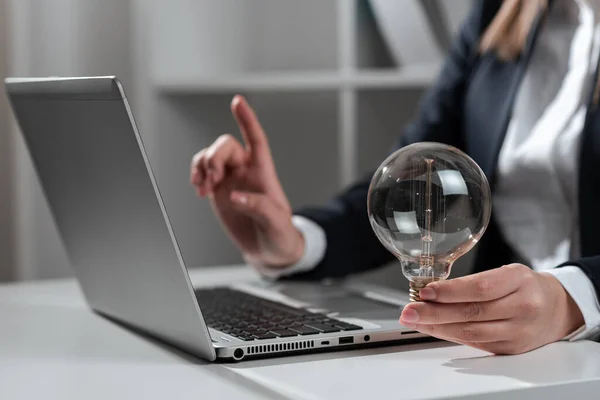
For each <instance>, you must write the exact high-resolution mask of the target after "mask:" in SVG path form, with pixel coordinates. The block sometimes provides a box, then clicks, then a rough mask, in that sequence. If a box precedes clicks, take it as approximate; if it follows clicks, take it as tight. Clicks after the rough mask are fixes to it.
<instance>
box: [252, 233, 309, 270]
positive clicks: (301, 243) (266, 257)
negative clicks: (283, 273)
mask: <svg viewBox="0 0 600 400" xmlns="http://www.w3.org/2000/svg"><path fill="white" fill-rule="evenodd" d="M287 236H288V237H289V239H288V240H286V241H284V243H283V244H281V245H280V246H281V247H280V248H279V249H277V250H271V251H263V252H261V253H259V254H258V255H251V254H247V253H244V254H243V255H242V256H243V258H244V261H245V262H246V263H247V264H250V265H253V266H255V267H258V268H263V269H264V268H266V269H283V268H287V267H289V266H291V265H294V264H296V263H297V262H299V261H300V260H301V259H302V257H303V255H304V250H305V249H304V248H305V240H304V235H302V233H301V232H300V231H299V230H298V229H296V228H295V227H292V230H291V231H290V233H289V234H287Z"/></svg>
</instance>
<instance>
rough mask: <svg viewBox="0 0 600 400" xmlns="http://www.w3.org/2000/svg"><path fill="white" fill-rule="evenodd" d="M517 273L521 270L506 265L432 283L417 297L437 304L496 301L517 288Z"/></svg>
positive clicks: (518, 279)
mask: <svg viewBox="0 0 600 400" xmlns="http://www.w3.org/2000/svg"><path fill="white" fill-rule="evenodd" d="M523 268H525V269H527V267H523ZM519 271H521V268H517V267H516V265H507V266H504V267H500V268H496V269H493V270H489V271H484V272H480V273H477V274H473V275H469V276H464V277H461V278H456V279H450V280H447V281H438V282H433V283H430V284H428V285H427V286H426V287H425V288H423V289H421V291H420V293H419V295H420V297H421V298H422V299H423V300H431V301H435V302H438V303H465V302H476V301H490V300H496V299H499V298H502V297H504V296H507V295H509V294H510V293H513V292H514V291H516V290H517V289H518V288H519V285H520V277H519ZM521 272H522V271H521Z"/></svg>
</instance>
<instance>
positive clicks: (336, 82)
mask: <svg viewBox="0 0 600 400" xmlns="http://www.w3.org/2000/svg"><path fill="white" fill-rule="evenodd" d="M439 70H440V64H424V65H411V66H407V67H402V68H401V69H397V70H358V71H356V72H354V73H350V74H346V75H345V74H343V73H342V72H340V71H331V72H330V71H320V72H319V71H315V72H312V71H298V72H271V73H260V74H248V75H243V76H231V77H222V76H219V77H214V78H189V77H173V78H163V79H157V80H155V82H154V83H155V86H156V88H158V90H159V91H161V92H163V93H166V94H199V93H231V92H234V91H245V92H280V91H287V92H294V91H323V90H325V91H326V90H339V89H342V88H355V89H402V88H415V87H426V86H429V85H430V84H432V83H433V81H434V80H435V78H436V76H437V74H438V72H439Z"/></svg>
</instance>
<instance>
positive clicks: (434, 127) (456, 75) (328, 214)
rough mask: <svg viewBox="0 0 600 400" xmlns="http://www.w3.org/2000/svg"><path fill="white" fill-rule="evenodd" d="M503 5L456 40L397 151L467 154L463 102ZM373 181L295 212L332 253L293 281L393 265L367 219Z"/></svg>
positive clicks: (472, 17)
mask: <svg viewBox="0 0 600 400" xmlns="http://www.w3.org/2000/svg"><path fill="white" fill-rule="evenodd" d="M499 3H500V1H478V2H476V3H475V4H474V6H473V8H472V9H471V12H470V14H469V16H468V17H467V19H466V20H465V22H464V24H463V26H462V28H461V30H460V33H459V34H458V35H457V37H456V38H455V40H454V42H453V44H452V46H451V49H450V51H449V54H448V55H447V57H446V60H445V62H444V65H443V67H442V70H441V72H440V74H439V76H438V78H437V81H436V83H435V84H434V85H433V86H432V87H431V88H430V89H429V90H428V92H427V94H426V95H425V97H424V98H423V100H422V102H421V105H420V108H419V112H418V114H417V117H416V119H415V120H414V121H413V122H412V123H410V124H409V125H408V126H407V127H406V128H405V130H404V132H403V134H402V135H401V136H400V139H399V140H398V142H397V143H396V145H395V146H394V148H393V150H396V149H398V148H400V147H402V146H406V145H408V144H411V143H415V142H421V141H435V142H441V143H446V144H450V145H453V146H455V147H458V148H463V147H464V146H463V143H462V134H461V132H462V130H463V129H462V121H463V113H464V108H463V99H464V95H465V91H466V87H467V84H468V80H469V75H470V71H471V69H472V65H473V62H474V61H475V60H476V57H477V54H478V51H477V50H478V49H477V45H478V42H479V37H480V35H481V32H482V28H483V27H485V26H487V24H488V23H489V21H490V20H491V19H492V18H493V16H494V15H495V13H496V12H497V9H498V7H499ZM370 178H371V176H367V177H365V178H364V179H363V180H361V181H359V182H357V183H355V184H354V185H352V186H351V187H349V188H347V189H346V190H345V191H344V192H342V193H341V194H339V195H338V196H337V197H335V198H334V199H333V200H332V201H331V202H330V203H329V204H327V205H326V206H324V207H316V208H304V209H300V210H297V211H296V213H295V214H296V215H301V216H304V217H306V218H309V219H311V220H313V221H315V222H316V223H317V224H318V225H320V226H321V227H322V228H323V230H324V231H325V236H326V238H327V247H326V251H325V254H324V256H323V258H322V260H321V262H320V263H319V264H318V265H317V266H316V267H315V268H314V269H312V270H310V271H307V272H302V273H299V274H295V275H292V276H291V277H293V278H298V279H323V278H328V277H340V276H344V275H348V274H353V273H357V272H362V271H365V270H369V269H373V268H376V267H379V266H382V265H384V264H386V263H388V262H390V261H392V260H393V256H392V254H390V253H389V252H388V251H387V250H386V249H385V248H384V247H383V245H381V243H380V242H379V240H378V239H377V237H376V236H375V234H374V233H373V231H372V229H371V226H370V223H369V220H368V216H367V191H368V188H369V184H370Z"/></svg>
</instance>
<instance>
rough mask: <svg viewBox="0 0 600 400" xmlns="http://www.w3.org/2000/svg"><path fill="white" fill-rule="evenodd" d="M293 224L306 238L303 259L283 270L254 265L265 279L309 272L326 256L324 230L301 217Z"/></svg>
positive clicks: (296, 218)
mask: <svg viewBox="0 0 600 400" xmlns="http://www.w3.org/2000/svg"><path fill="white" fill-rule="evenodd" d="M292 223H293V224H294V226H295V227H296V229H298V230H299V231H300V233H301V234H302V236H303V237H304V253H303V254H302V258H300V260H298V261H297V262H296V263H295V264H292V265H289V266H287V267H281V268H273V267H268V266H265V265H255V264H253V266H254V267H255V268H256V269H257V270H258V272H260V274H261V275H263V276H264V277H267V278H271V279H277V278H281V277H283V276H289V275H293V274H297V273H300V272H308V271H310V270H312V269H314V268H315V267H316V266H317V265H318V264H319V263H320V262H321V260H322V259H323V257H324V256H325V249H326V248H327V237H326V236H325V231H324V230H323V228H321V227H320V226H319V225H318V224H317V223H315V222H314V221H311V220H310V219H308V218H304V217H301V216H299V215H294V216H293V217H292Z"/></svg>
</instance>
